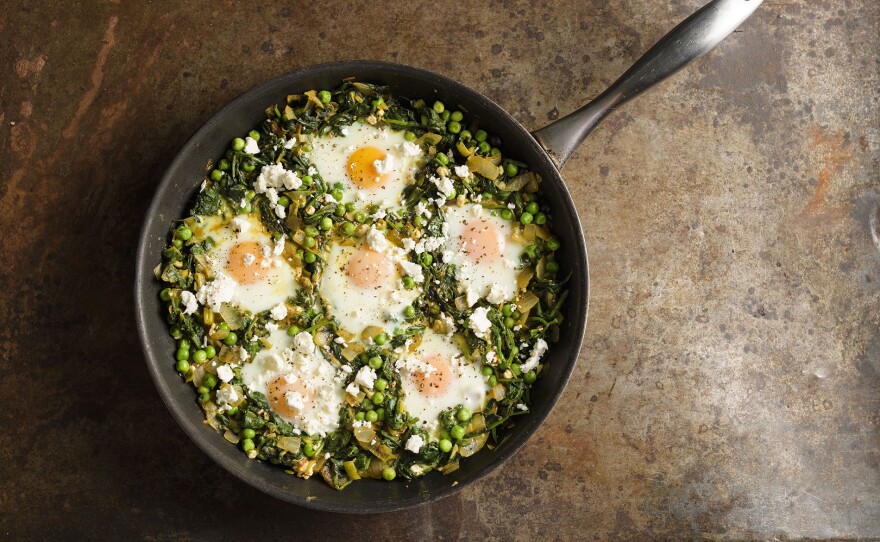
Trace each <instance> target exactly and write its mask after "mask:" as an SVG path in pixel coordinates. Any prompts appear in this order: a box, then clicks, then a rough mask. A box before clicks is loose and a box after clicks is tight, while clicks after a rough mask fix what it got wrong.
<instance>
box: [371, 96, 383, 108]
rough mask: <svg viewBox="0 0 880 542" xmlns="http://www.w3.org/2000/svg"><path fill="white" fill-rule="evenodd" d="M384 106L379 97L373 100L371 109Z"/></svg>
mask: <svg viewBox="0 0 880 542" xmlns="http://www.w3.org/2000/svg"><path fill="white" fill-rule="evenodd" d="M383 105H385V100H383V99H382V96H379V97H378V98H376V99H375V100H373V109H378V108H380V107H382V106H383Z"/></svg>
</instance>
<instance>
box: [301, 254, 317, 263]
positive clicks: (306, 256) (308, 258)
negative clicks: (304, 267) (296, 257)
mask: <svg viewBox="0 0 880 542" xmlns="http://www.w3.org/2000/svg"><path fill="white" fill-rule="evenodd" d="M317 259H318V257H317V256H315V253H314V252H306V253H305V254H303V261H304V262H306V263H315V261H317Z"/></svg>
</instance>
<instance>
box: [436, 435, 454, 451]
mask: <svg viewBox="0 0 880 542" xmlns="http://www.w3.org/2000/svg"><path fill="white" fill-rule="evenodd" d="M437 445H438V446H439V447H440V451H441V452H443V453H444V454H448V453H449V452H450V451H452V442H451V441H449V440H447V439H445V438H443V439H440V442H438V443H437Z"/></svg>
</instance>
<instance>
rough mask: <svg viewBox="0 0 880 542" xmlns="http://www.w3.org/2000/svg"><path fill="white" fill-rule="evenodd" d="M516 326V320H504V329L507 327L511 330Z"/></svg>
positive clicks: (509, 318) (508, 318)
mask: <svg viewBox="0 0 880 542" xmlns="http://www.w3.org/2000/svg"><path fill="white" fill-rule="evenodd" d="M515 325H516V320H514V319H513V318H511V317H510V316H508V317H507V318H505V319H504V327H506V328H508V329H509V328H512V327H513V326H515Z"/></svg>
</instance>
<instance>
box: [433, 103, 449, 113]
mask: <svg viewBox="0 0 880 542" xmlns="http://www.w3.org/2000/svg"><path fill="white" fill-rule="evenodd" d="M445 110H446V106H444V105H443V102H440V101H437V102H434V112H435V113H438V114H439V113H442V112H443V111H445Z"/></svg>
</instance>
